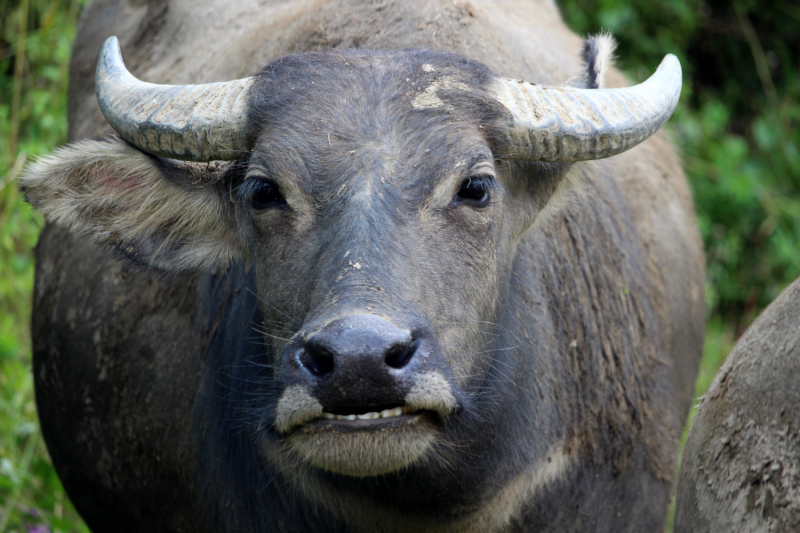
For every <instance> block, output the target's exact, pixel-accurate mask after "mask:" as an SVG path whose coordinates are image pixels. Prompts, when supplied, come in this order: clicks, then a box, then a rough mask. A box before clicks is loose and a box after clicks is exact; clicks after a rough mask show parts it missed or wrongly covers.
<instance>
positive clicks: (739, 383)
mask: <svg viewBox="0 0 800 533" xmlns="http://www.w3.org/2000/svg"><path fill="white" fill-rule="evenodd" d="M798 326H800V279H798V280H796V281H795V282H794V283H792V285H791V286H789V288H787V289H786V290H784V291H783V292H782V293H781V295H780V296H779V297H778V298H777V299H776V300H775V301H774V302H773V303H772V304H771V305H770V306H769V307H768V308H767V309H766V310H765V311H764V312H763V313H762V314H761V316H759V317H758V320H756V321H755V323H754V324H753V325H752V326H751V327H750V329H748V330H747V332H746V333H745V334H744V335H743V336H742V338H741V339H740V340H739V342H738V343H737V344H736V348H734V350H733V352H731V354H730V355H729V356H728V359H727V360H726V361H725V364H724V365H723V366H722V368H721V369H720V370H719V372H718V373H717V376H716V377H715V378H714V382H713V383H712V384H711V387H709V389H708V392H706V394H705V396H704V398H703V402H702V404H701V405H700V409H699V410H698V412H697V416H696V418H695V420H694V423H693V424H692V429H691V430H690V431H689V438H688V439H687V441H686V448H685V449H684V452H683V460H682V462H681V473H680V476H679V478H678V493H677V498H676V502H675V531H676V533H677V532H680V533H688V532H695V531H696V532H701V531H702V532H705V531H740V532H742V533H751V532H752V533H755V532H762V531H775V532H778V531H786V532H788V531H800V327H798Z"/></svg>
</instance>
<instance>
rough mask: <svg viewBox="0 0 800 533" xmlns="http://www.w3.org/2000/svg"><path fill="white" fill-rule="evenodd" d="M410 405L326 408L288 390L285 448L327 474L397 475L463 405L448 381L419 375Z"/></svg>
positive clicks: (282, 413)
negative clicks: (452, 391) (460, 405)
mask: <svg viewBox="0 0 800 533" xmlns="http://www.w3.org/2000/svg"><path fill="white" fill-rule="evenodd" d="M417 384H418V385H419V387H412V388H411V390H410V391H409V392H408V393H407V394H406V395H405V401H400V402H395V403H370V404H361V405H335V406H334V405H328V406H323V404H322V403H321V402H320V400H319V399H317V398H316V397H315V396H314V395H313V392H312V390H311V389H310V388H308V387H306V386H303V385H301V384H296V385H292V386H290V387H288V388H287V389H286V390H285V391H284V393H283V395H282V396H281V398H280V399H279V401H278V405H277V407H276V420H275V429H276V431H277V433H278V434H280V435H281V440H282V442H283V445H284V446H286V448H284V449H285V450H287V451H290V453H291V454H292V455H293V456H295V457H296V458H298V459H300V460H301V461H303V462H305V463H307V464H309V465H311V466H313V467H316V468H319V469H322V470H325V471H327V472H331V473H336V474H343V475H348V476H354V477H364V476H376V475H381V474H386V473H390V472H396V471H398V470H401V469H403V468H406V467H408V466H410V465H412V464H414V463H416V462H419V461H420V460H422V459H423V458H424V457H425V456H426V455H428V454H429V452H430V450H431V448H432V447H433V446H434V444H435V443H436V442H437V441H438V440H440V438H441V437H442V431H443V429H444V426H443V422H444V420H445V419H446V418H447V417H449V416H451V415H453V414H455V412H456V410H457V405H458V404H457V401H456V398H455V396H454V395H453V394H452V393H450V389H449V387H446V386H445V385H446V381H445V379H444V378H443V377H439V376H434V375H430V376H428V377H426V375H424V374H423V375H422V376H419V377H418V379H417Z"/></svg>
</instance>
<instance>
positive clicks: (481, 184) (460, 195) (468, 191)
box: [453, 176, 493, 207]
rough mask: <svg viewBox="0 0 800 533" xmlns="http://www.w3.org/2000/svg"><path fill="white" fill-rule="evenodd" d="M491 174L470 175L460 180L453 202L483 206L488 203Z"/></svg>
mask: <svg viewBox="0 0 800 533" xmlns="http://www.w3.org/2000/svg"><path fill="white" fill-rule="evenodd" d="M492 180H493V178H492V177H491V176H470V177H469V178H465V179H464V181H462V182H461V186H460V187H459V188H458V192H457V193H456V197H455V199H454V200H453V202H454V203H455V204H462V203H464V204H468V205H472V206H474V207H483V206H485V205H486V204H488V203H489V198H490V196H491V188H492Z"/></svg>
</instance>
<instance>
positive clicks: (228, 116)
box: [95, 37, 253, 161]
mask: <svg viewBox="0 0 800 533" xmlns="http://www.w3.org/2000/svg"><path fill="white" fill-rule="evenodd" d="M252 83H253V81H252V78H246V79H243V80H234V81H228V82H223V83H207V84H203V85H156V84H154V83H145V82H142V81H139V80H137V79H136V78H135V77H133V75H131V73H130V72H128V70H127V69H126V68H125V65H124V63H123V62H122V54H121V53H120V49H119V41H118V40H117V38H116V37H109V38H108V39H107V40H106V42H105V43H104V44H103V48H102V50H100V58H99V59H98V61H97V73H96V74H95V91H96V92H97V101H98V103H99V104H100V110H101V111H102V112H103V115H104V116H105V117H106V120H108V123H109V124H111V127H112V128H114V129H115V130H116V131H117V133H119V135H120V136H121V137H122V138H123V139H125V140H126V141H128V142H129V143H131V144H133V145H134V146H136V147H137V148H139V149H141V150H144V151H145V152H149V153H151V154H154V155H158V156H163V157H170V158H173V159H181V160H183V161H213V160H216V159H225V160H230V159H243V158H245V157H247V155H246V154H247V152H249V150H250V146H249V145H248V143H247V139H246V131H247V128H246V121H247V108H246V104H247V96H248V94H249V89H250V86H251V85H252Z"/></svg>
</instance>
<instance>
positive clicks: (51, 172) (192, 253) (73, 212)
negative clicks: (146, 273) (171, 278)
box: [20, 138, 249, 272]
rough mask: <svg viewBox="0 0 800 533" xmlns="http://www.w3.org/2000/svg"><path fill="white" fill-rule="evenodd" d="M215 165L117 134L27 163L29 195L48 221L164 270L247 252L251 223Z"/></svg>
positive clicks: (222, 263)
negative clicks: (170, 155)
mask: <svg viewBox="0 0 800 533" xmlns="http://www.w3.org/2000/svg"><path fill="white" fill-rule="evenodd" d="M222 173H223V172H222V171H220V170H219V168H211V167H210V166H209V167H206V165H199V164H193V163H180V162H172V161H168V160H163V159H160V158H157V157H154V156H151V155H149V154H146V153H144V152H141V151H140V150H138V149H136V148H134V147H133V146H131V145H129V144H127V143H125V142H123V141H121V140H119V139H116V138H110V139H103V140H83V141H78V142H75V143H72V144H69V145H66V146H63V147H61V148H58V149H57V150H55V151H53V152H52V153H50V154H49V155H46V156H44V157H42V158H39V159H38V160H36V161H35V162H34V163H32V164H30V165H28V167H27V168H26V169H25V171H24V173H23V176H22V177H21V179H20V181H21V183H22V189H23V191H24V192H25V194H26V197H27V199H28V201H29V202H30V203H31V204H32V205H33V206H34V207H35V208H37V209H39V210H40V211H41V212H42V213H43V214H44V216H45V217H46V218H47V219H48V220H49V221H51V222H55V223H57V224H61V225H64V226H66V227H68V228H69V229H71V230H73V231H77V232H80V233H83V234H86V235H88V236H89V237H91V238H92V239H93V240H94V241H97V242H100V243H105V244H110V245H112V246H114V247H115V248H117V249H118V250H120V251H122V252H123V253H124V254H125V255H127V256H129V257H131V258H132V259H134V260H135V261H137V262H141V263H144V264H146V265H149V266H154V267H157V268H161V269H164V270H168V271H173V272H175V271H181V270H191V269H216V268H221V267H222V268H224V267H227V265H228V264H229V263H230V262H231V261H233V260H235V259H238V258H241V257H243V256H246V255H247V254H248V249H247V245H246V243H247V242H248V240H249V239H248V238H247V235H246V233H247V231H249V229H248V228H249V226H248V225H247V223H246V221H244V220H237V219H242V218H244V217H242V216H241V215H239V214H237V209H236V206H235V204H234V202H231V201H230V200H229V198H228V191H227V188H226V183H227V180H220V179H218V178H219V175H220V174H222Z"/></svg>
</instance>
